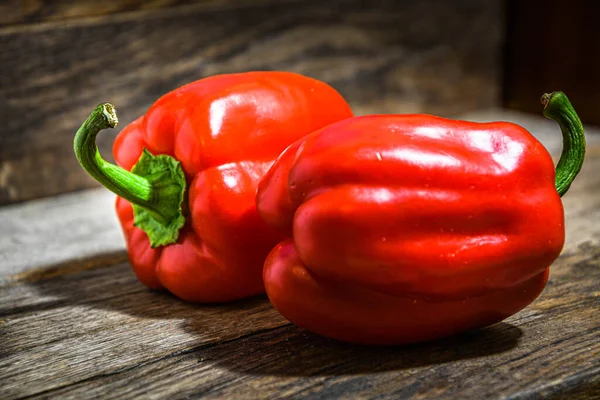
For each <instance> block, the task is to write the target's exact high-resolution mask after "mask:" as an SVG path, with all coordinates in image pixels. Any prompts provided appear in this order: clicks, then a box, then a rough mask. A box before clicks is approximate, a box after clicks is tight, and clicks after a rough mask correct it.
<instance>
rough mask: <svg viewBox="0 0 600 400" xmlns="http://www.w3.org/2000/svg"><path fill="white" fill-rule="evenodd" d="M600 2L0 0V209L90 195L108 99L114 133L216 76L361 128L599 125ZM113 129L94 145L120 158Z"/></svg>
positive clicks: (506, 0) (556, 0)
mask: <svg viewBox="0 0 600 400" xmlns="http://www.w3.org/2000/svg"><path fill="white" fill-rule="evenodd" d="M599 4H600V3H597V2H594V1H591V0H590V1H585V0H571V1H569V2H564V1H559V0H546V1H538V0H528V1H518V0H454V1H447V0H421V1H402V0H372V1H367V0H364V1H360V0H330V1H327V0H254V1H253V0H181V1H177V0H151V1H141V0H115V1H112V0H111V1H109V0H97V1H92V0H80V1H77V0H62V1H46V0H17V1H10V0H9V1H4V2H2V1H0V120H1V121H2V124H1V125H0V205H2V204H9V203H16V202H21V201H25V200H30V199H35V198H40V197H45V196H51V195H55V194H59V193H64V192H70V191H74V190H79V189H84V188H89V187H96V186H97V185H98V184H97V183H96V182H94V181H93V180H92V179H91V178H89V177H88V176H87V175H86V174H85V173H84V172H83V171H82V170H81V168H80V167H79V165H78V164H77V161H76V160H75V157H74V155H73V152H72V140H73V135H74V132H75V130H76V129H77V128H78V127H79V125H80V124H81V122H82V121H83V120H84V119H85V118H86V117H87V115H88V114H89V112H90V111H91V110H92V109H93V108H94V106H95V105H96V104H98V103H100V102H102V101H110V102H112V103H113V104H115V105H116V107H117V109H118V111H119V118H120V121H121V124H120V128H122V127H123V126H125V124H127V123H128V122H130V121H132V120H133V119H135V118H137V117H138V116H139V115H141V114H143V113H144V112H145V110H146V109H147V108H148V107H149V106H150V105H151V104H152V102H154V101H155V100H156V99H157V98H158V97H159V96H161V95H162V94H164V93H166V92H168V91H170V90H172V89H175V88H176V87H178V86H181V85H183V84H185V83H187V82H190V81H193V80H197V79H200V78H202V77H204V76H208V75H214V74H219V73H228V72H238V71H247V70H289V71H295V72H299V73H303V74H306V75H309V76H312V77H315V78H318V79H322V80H324V81H326V82H327V83H329V84H331V85H332V86H334V87H335V88H336V89H338V90H339V91H340V92H341V93H342V94H343V95H344V96H345V97H346V98H347V100H348V101H349V102H350V103H351V105H352V106H353V108H354V110H355V113H356V114H366V113H413V112H424V113H432V114H438V115H442V116H447V117H458V116H460V115H461V113H465V112H470V111H473V110H482V109H489V108H495V107H506V108H511V109H516V110H521V111H525V112H531V113H536V114H538V115H539V114H540V113H541V105H540V103H539V98H540V95H541V94H542V93H544V92H547V91H552V90H563V91H565V92H566V93H567V94H568V95H569V97H570V98H571V101H572V102H573V104H574V105H575V107H576V109H577V110H578V112H579V113H580V116H581V118H582V120H583V121H584V123H589V124H600V115H599V114H598V113H597V112H596V110H598V109H599V106H600V94H599V91H600V78H599V77H598V71H600V51H598V50H600V49H599V48H598V47H599V45H598V43H600V41H599V39H600V34H599V30H598V29H597V27H596V24H597V16H598V15H600V14H599V11H600V5H599ZM116 133H117V131H116V130H115V131H111V132H103V133H102V134H101V135H99V138H98V145H99V147H100V150H101V151H102V153H103V155H104V156H105V157H106V158H107V159H109V160H111V159H112V157H111V154H110V153H111V144H112V141H113V140H114V137H115V135H116Z"/></svg>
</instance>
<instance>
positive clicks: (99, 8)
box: [0, 0, 299, 26]
mask: <svg viewBox="0 0 600 400" xmlns="http://www.w3.org/2000/svg"><path fill="white" fill-rule="evenodd" d="M281 1H287V2H290V1H299V0H151V1H144V0H5V1H3V2H0V26H2V25H10V24H32V23H38V22H48V21H64V20H69V19H77V18H82V17H95V16H102V15H110V14H119V13H130V12H135V11H148V10H157V9H161V10H162V9H168V8H171V7H178V6H179V7H180V6H188V8H189V9H191V8H194V9H195V10H197V9H227V8H231V7H239V6H240V5H263V4H267V3H275V2H281Z"/></svg>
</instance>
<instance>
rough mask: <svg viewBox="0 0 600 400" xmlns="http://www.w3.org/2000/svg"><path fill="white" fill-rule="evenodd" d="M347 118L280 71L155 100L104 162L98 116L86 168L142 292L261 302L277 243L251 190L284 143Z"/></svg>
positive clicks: (88, 130) (328, 97) (304, 81)
mask: <svg viewBox="0 0 600 400" xmlns="http://www.w3.org/2000/svg"><path fill="white" fill-rule="evenodd" d="M351 116H352V112H351V110H350V107H349V106H348V104H347V103H346V102H345V101H344V99H343V98H342V97H341V96H340V95H339V93H337V92H336V91H335V90H334V89H333V88H332V87H330V86H328V85H327V84H325V83H323V82H320V81H317V80H315V79H311V78H308V77H305V76H302V75H298V74H294V73H287V72H248V73H240V74H229V75H217V76H213V77H209V78H205V79H202V80H199V81H197V82H193V83H190V84H188V85H185V86H183V87H181V88H179V89H177V90H174V91H172V92H170V93H168V94H166V95H164V96H163V97H161V98H160V99H159V100H158V101H156V103H154V105H152V107H151V108H150V109H149V111H148V112H147V113H146V114H145V115H144V116H143V117H140V118H138V119H137V120H136V121H134V122H132V123H131V124H129V125H128V126H127V127H125V129H123V131H122V132H121V133H120V134H119V135H118V136H117V139H116V141H115V143H114V156H115V159H116V161H117V163H118V164H119V165H120V166H116V165H112V164H110V163H108V162H106V161H104V160H103V159H102V157H101V156H100V153H99V152H98V149H97V147H96V143H95V141H96V135H97V134H98V132H99V131H100V130H102V129H106V128H109V127H111V128H114V127H115V126H116V124H117V116H116V113H115V110H114V107H113V106H112V105H110V104H108V103H105V104H101V105H99V106H98V107H97V108H96V109H95V110H94V111H93V112H92V114H91V115H90V117H89V118H88V119H87V120H86V121H85V122H84V124H83V125H82V126H81V128H80V129H79V131H78V132H77V134H76V136H75V141H74V150H75V154H76V156H77V158H78V160H79V162H80V164H81V165H82V167H83V168H84V169H85V170H86V171H87V172H88V173H89V174H90V175H91V176H92V177H94V178H95V179H96V180H97V181H99V182H100V183H101V184H103V185H104V186H105V187H106V188H108V189H109V190H111V191H113V192H114V193H116V194H117V195H118V196H119V197H118V199H117V214H118V217H119V220H120V222H121V225H122V228H123V232H124V235H125V239H126V242H127V249H128V254H129V259H130V262H131V265H132V267H133V269H134V271H135V273H136V275H137V277H138V278H139V280H140V281H141V282H142V283H144V284H145V285H147V286H149V287H151V288H163V287H164V288H166V289H168V290H169V291H170V292H172V293H174V294H175V295H176V296H178V297H180V298H182V299H185V300H189V301H195V302H210V303H212V302H224V301H230V300H235V299H240V298H243V297H247V296H251V295H254V294H257V293H261V292H264V286H263V283H262V266H263V262H264V259H265V257H266V256H267V254H268V253H269V251H270V250H271V248H272V247H273V246H275V244H277V243H278V242H279V241H280V240H281V237H280V236H279V234H278V233H277V232H275V230H273V229H272V228H270V227H269V226H267V225H266V224H265V223H264V222H263V221H262V220H261V219H260V217H259V216H258V214H257V212H256V206H255V202H254V200H255V195H256V188H257V185H258V181H259V180H260V178H261V177H262V176H263V175H264V174H265V173H266V171H267V170H268V168H269V167H270V166H271V165H272V163H273V161H274V160H275V159H276V158H277V156H278V155H279V154H280V153H281V151H283V150H284V149H285V148H286V147H287V146H288V145H290V143H292V142H294V141H295V140H297V139H299V138H300V137H302V136H304V135H306V134H308V133H310V132H312V131H315V130H317V129H319V128H322V127H324V126H326V125H328V124H331V123H334V122H337V121H340V120H342V119H345V118H348V117H351Z"/></svg>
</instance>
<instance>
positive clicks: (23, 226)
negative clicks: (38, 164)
mask: <svg viewBox="0 0 600 400" xmlns="http://www.w3.org/2000/svg"><path fill="white" fill-rule="evenodd" d="M114 202H115V195H113V194H112V193H111V192H109V191H107V190H105V189H103V188H102V189H91V190H88V191H83V192H80V193H75V194H68V195H61V196H55V197H51V198H47V199H42V200H37V201H31V202H28V203H26V204H17V205H11V206H5V207H0V283H2V282H3V281H5V280H6V279H9V278H8V276H9V275H16V274H18V273H20V272H24V271H29V270H32V269H38V270H47V269H49V268H51V267H52V266H54V265H60V264H63V263H65V262H72V263H73V262H74V263H80V264H85V263H84V261H86V260H89V259H96V260H97V259H105V258H106V257H107V256H109V257H111V258H112V259H113V260H114V258H117V259H118V258H119V257H120V260H121V261H124V260H125V259H126V255H125V243H124V239H123V235H122V233H121V229H120V226H119V223H118V220H117V217H116V214H115V210H114ZM100 262H102V261H100ZM13 278H15V277H13ZM13 278H10V279H13Z"/></svg>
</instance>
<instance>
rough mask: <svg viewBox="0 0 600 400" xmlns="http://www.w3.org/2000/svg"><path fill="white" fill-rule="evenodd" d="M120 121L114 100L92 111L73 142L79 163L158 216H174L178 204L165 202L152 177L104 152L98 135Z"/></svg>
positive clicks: (105, 182) (106, 185)
mask: <svg viewBox="0 0 600 400" xmlns="http://www.w3.org/2000/svg"><path fill="white" fill-rule="evenodd" d="M117 123H118V119H117V113H116V110H115V108H114V106H113V105H112V104H109V103H103V104H100V105H98V106H97V107H96V108H95V109H94V111H92V113H91V114H90V116H89V117H88V118H87V119H86V120H85V122H84V123H83V124H82V125H81V127H80V128H79V130H78V131H77V133H76V134H75V140H74V142H73V149H74V150H75V156H76V157H77V160H78V161H79V164H81V166H82V167H83V169H85V170H86V171H87V172H88V173H89V174H90V175H91V176H92V177H93V178H94V179H96V180H97V181H98V182H99V183H100V184H102V185H103V186H104V187H105V188H107V189H108V190H110V191H111V192H113V193H115V194H116V195H118V196H120V197H122V198H124V199H126V200H128V201H129V202H131V203H132V204H135V205H137V206H139V207H141V208H143V209H145V210H147V211H148V212H150V213H151V214H152V216H154V217H155V218H156V219H158V220H160V221H163V222H166V221H168V220H170V219H172V218H173V215H174V213H176V210H177V208H176V207H175V210H173V207H172V206H171V205H170V204H161V199H163V198H165V197H164V196H160V193H157V190H155V187H154V186H153V184H152V183H151V182H150V181H149V180H148V179H146V178H144V177H141V176H139V175H136V174H134V173H131V172H129V171H127V170H125V169H123V168H121V167H118V166H116V165H113V164H111V163H109V162H107V161H105V160H104V159H103V158H102V156H101V155H100V151H98V147H97V146H96V136H97V135H98V133H99V132H100V131H101V130H103V129H107V128H114V127H116V126H117ZM176 206H177V205H176Z"/></svg>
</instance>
